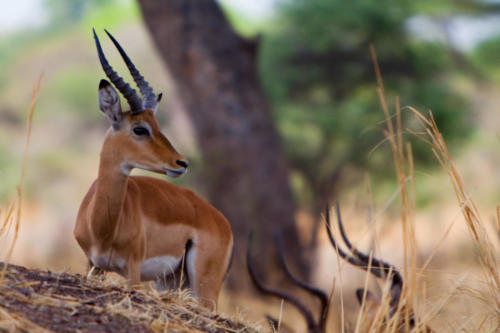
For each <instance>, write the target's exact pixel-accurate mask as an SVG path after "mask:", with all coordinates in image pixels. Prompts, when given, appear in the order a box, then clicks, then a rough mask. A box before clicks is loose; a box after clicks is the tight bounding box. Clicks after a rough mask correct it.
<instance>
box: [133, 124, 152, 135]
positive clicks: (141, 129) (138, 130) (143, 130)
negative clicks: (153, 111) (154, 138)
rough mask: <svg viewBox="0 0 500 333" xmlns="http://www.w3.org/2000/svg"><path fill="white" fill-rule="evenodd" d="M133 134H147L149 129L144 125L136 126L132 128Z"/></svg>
mask: <svg viewBox="0 0 500 333" xmlns="http://www.w3.org/2000/svg"><path fill="white" fill-rule="evenodd" d="M132 131H133V132H134V134H135V135H138V136H149V135H150V133H149V130H148V129H147V128H146V127H142V126H137V127H134V128H133V129H132Z"/></svg>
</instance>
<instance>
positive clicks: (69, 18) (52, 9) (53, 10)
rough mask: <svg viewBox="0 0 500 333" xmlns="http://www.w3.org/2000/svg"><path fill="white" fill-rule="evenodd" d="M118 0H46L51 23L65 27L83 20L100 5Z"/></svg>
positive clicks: (107, 4)
mask: <svg viewBox="0 0 500 333" xmlns="http://www.w3.org/2000/svg"><path fill="white" fill-rule="evenodd" d="M114 2H116V0H44V5H45V8H46V9H47V10H48V12H49V17H50V22H51V25H53V26H54V25H55V26H57V27H63V26H67V25H73V24H75V23H78V22H79V21H81V20H82V19H83V18H84V17H85V15H86V14H87V13H89V12H92V11H94V10H96V9H99V8H100V7H106V6H107V7H109V5H110V4H113V3H114Z"/></svg>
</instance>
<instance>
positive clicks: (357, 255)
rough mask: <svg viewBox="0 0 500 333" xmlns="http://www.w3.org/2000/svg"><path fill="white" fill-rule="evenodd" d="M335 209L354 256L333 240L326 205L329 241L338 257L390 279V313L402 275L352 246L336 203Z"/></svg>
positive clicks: (393, 307) (393, 267)
mask: <svg viewBox="0 0 500 333" xmlns="http://www.w3.org/2000/svg"><path fill="white" fill-rule="evenodd" d="M336 211H337V222H338V225H339V231H340V234H341V236H342V239H343V240H344V243H345V244H346V246H347V248H348V249H349V251H351V252H352V254H354V257H352V256H350V255H348V254H347V253H345V252H344V251H342V250H341V249H340V248H339V247H338V245H337V243H336V242H335V239H334V238H333V234H332V231H331V229H330V209H329V207H328V206H327V207H326V210H325V219H326V231H327V233H328V238H329V239H330V242H331V243H332V245H333V247H334V249H335V250H337V251H338V253H339V255H340V257H342V258H343V259H344V260H346V261H347V262H349V263H350V264H351V265H353V266H357V267H359V268H361V269H363V270H364V271H368V272H370V273H371V274H373V275H375V276H376V277H378V278H381V279H390V280H391V301H390V306H391V315H392V314H393V313H394V311H395V309H396V308H397V306H398V304H399V299H400V298H401V291H402V289H403V277H402V276H401V274H400V273H399V271H398V270H397V268H396V267H395V266H394V265H391V264H388V263H386V262H385V261H383V260H380V259H377V258H375V257H372V258H370V256H369V255H367V254H365V253H363V252H361V251H359V250H358V249H357V248H356V247H354V246H353V245H352V244H351V242H350V241H349V239H348V238H347V235H346V233H345V230H344V226H343V224H342V218H341V216H340V207H339V204H338V203H337V204H336ZM370 260H371V265H370Z"/></svg>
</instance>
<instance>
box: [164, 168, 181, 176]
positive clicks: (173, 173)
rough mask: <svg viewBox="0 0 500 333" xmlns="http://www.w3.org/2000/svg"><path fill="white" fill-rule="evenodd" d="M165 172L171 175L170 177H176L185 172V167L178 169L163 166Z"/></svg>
mask: <svg viewBox="0 0 500 333" xmlns="http://www.w3.org/2000/svg"><path fill="white" fill-rule="evenodd" d="M165 173H166V174H167V176H169V177H172V178H177V177H179V176H180V175H182V174H184V173H186V168H180V169H169V168H165Z"/></svg>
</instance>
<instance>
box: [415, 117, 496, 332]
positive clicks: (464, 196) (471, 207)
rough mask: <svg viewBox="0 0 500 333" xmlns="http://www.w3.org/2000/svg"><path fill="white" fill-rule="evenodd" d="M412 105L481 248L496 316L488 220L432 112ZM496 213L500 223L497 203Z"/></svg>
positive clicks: (491, 247) (474, 238)
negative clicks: (482, 212) (472, 193)
mask: <svg viewBox="0 0 500 333" xmlns="http://www.w3.org/2000/svg"><path fill="white" fill-rule="evenodd" d="M409 109H410V110H411V111H413V113H414V114H415V115H416V116H417V117H419V119H421V120H422V121H423V123H424V124H425V126H426V133H427V135H428V136H429V138H430V139H431V141H432V151H433V153H434V155H435V156H436V158H437V160H438V161H439V163H440V164H441V166H442V168H443V169H444V170H445V171H446V173H447V174H448V176H449V178H450V182H451V184H452V186H453V189H454V191H455V194H456V198H457V201H458V205H459V207H460V210H461V212H462V215H463V217H464V219H465V222H466V225H467V227H468V230H469V232H470V234H471V236H472V240H473V242H474V244H475V246H476V248H477V250H478V251H479V261H480V262H481V266H482V271H483V277H484V280H485V282H486V283H487V285H488V289H489V292H491V295H490V297H491V302H493V303H494V309H493V311H494V313H495V315H496V317H497V318H500V270H499V265H500V263H499V258H498V256H497V254H496V252H495V247H494V246H493V243H492V241H491V240H490V238H489V236H488V231H487V229H486V227H485V223H483V221H482V219H481V216H480V214H479V210H478V209H477V206H476V205H475V203H474V201H473V200H472V198H471V196H470V195H469V194H468V193H467V191H466V190H465V187H464V185H463V181H462V178H461V176H460V174H459V172H458V170H457V168H456V167H455V164H454V163H453V160H452V158H451V155H450V153H449V151H448V147H447V145H446V142H445V141H444V139H443V136H442V134H441V133H440V131H439V128H438V126H437V124H436V121H435V120H434V117H433V115H432V112H430V111H429V116H428V118H427V117H425V116H424V115H422V114H421V113H420V112H419V111H418V110H416V109H415V108H412V107H409ZM496 213H497V220H498V221H497V224H499V225H500V212H499V208H498V207H497V211H496ZM497 320H498V319H497ZM499 321H500V320H499ZM499 325H500V323H499Z"/></svg>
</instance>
